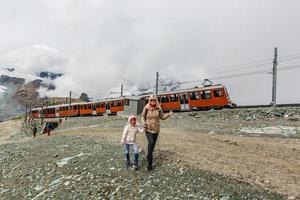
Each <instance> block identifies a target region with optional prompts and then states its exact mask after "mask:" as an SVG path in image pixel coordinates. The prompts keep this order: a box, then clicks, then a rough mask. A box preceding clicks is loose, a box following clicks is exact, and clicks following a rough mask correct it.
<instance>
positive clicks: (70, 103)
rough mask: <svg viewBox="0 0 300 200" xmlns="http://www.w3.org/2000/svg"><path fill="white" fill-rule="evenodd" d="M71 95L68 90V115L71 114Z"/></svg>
mask: <svg viewBox="0 0 300 200" xmlns="http://www.w3.org/2000/svg"><path fill="white" fill-rule="evenodd" d="M71 96H72V92H71V91H70V96H69V117H70V114H71Z"/></svg>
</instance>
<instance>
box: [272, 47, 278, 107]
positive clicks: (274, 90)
mask: <svg viewBox="0 0 300 200" xmlns="http://www.w3.org/2000/svg"><path fill="white" fill-rule="evenodd" d="M277 56H278V54H277V47H275V50H274V60H273V73H272V74H273V84H272V106H273V107H276V89H277V64H278V63H277Z"/></svg>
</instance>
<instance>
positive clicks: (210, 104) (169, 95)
mask: <svg viewBox="0 0 300 200" xmlns="http://www.w3.org/2000/svg"><path fill="white" fill-rule="evenodd" d="M149 96H150V94H149V95H143V96H140V97H135V98H134V101H135V102H138V103H130V102H131V101H133V98H132V97H122V98H118V99H108V100H103V101H95V102H87V103H72V104H71V105H69V104H63V105H56V106H49V107H44V108H35V109H32V111H31V117H33V118H40V117H51V118H52V117H68V116H72V117H73V116H91V115H94V116H102V115H103V114H111V115H113V114H117V113H122V112H124V111H127V112H128V114H140V113H141V111H142V108H143V106H144V105H145V104H146V103H147V99H148V98H149ZM158 101H159V102H160V104H161V107H162V109H163V111H169V110H174V111H190V110H202V109H210V108H215V109H221V108H224V107H235V106H236V105H235V104H234V103H232V102H231V101H230V99H229V95H228V92H227V90H226V87H225V86H223V85H212V86H209V87H201V88H193V89H184V90H179V91H172V92H164V93H160V94H159V95H158ZM69 107H70V108H69ZM132 107H135V108H132ZM138 107H139V108H138ZM133 110H134V111H133ZM129 112H136V113H129Z"/></svg>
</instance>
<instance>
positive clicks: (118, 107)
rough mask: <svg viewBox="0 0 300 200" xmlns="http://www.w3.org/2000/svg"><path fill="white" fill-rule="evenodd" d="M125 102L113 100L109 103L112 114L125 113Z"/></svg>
mask: <svg viewBox="0 0 300 200" xmlns="http://www.w3.org/2000/svg"><path fill="white" fill-rule="evenodd" d="M124 102H125V99H124V98H120V99H113V100H111V101H109V102H108V103H109V105H110V113H111V114H116V113H118V112H123V111H124Z"/></svg>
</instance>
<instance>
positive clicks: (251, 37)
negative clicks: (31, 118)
mask: <svg viewBox="0 0 300 200" xmlns="http://www.w3.org/2000/svg"><path fill="white" fill-rule="evenodd" d="M299 10H300V1H299V0H247V1H246V0H225V1H224V0H222V1H221V0H218V1H217V0H206V1H203V0H185V1H183V0H182V1H179V0H164V1H161V0H152V1H149V0H135V1H133V0H132V1H129V0H120V1H118V0H115V1H111V0H85V1H84V0H26V1H20V0H0V23H1V26H0V33H1V34H0V44H1V45H0V66H15V68H16V73H19V74H22V75H26V76H28V77H31V78H34V77H33V75H34V74H35V73H36V72H39V71H51V72H61V73H64V74H65V75H64V76H63V77H61V78H58V79H57V80H56V82H55V83H56V85H57V90H56V91H55V92H52V93H50V94H48V95H54V96H67V95H68V91H70V90H71V91H73V92H74V93H75V94H80V93H81V92H86V93H88V94H89V95H90V96H94V97H95V98H99V97H101V96H103V95H107V94H108V93H109V91H111V90H114V91H115V90H118V89H119V87H120V85H121V83H123V84H124V88H125V89H126V88H137V87H138V86H143V87H144V85H147V84H149V83H153V84H154V83H155V72H156V71H158V72H160V74H161V76H162V77H163V78H165V79H168V80H175V79H176V80H180V81H191V80H201V79H203V78H213V77H221V76H226V75H235V74H239V73H245V72H255V71H259V70H264V69H270V71H271V69H272V58H273V54H274V47H278V53H279V57H280V58H281V59H282V60H283V61H282V62H279V65H278V68H284V67H289V66H291V65H300V58H295V59H291V60H286V59H287V58H293V57H286V56H289V55H296V57H297V56H299V57H300V12H299ZM264 62H269V63H268V64H266V65H260V66H249V69H246V68H245V67H247V66H246V65H243V64H247V63H258V64H260V63H264ZM240 64H241V66H238V65H240ZM237 68H242V69H241V70H239V71H238V70H236V69H237ZM223 70H225V71H227V72H223V73H211V72H220V71H223ZM229 70H232V71H229ZM1 73H4V72H3V70H2V71H0V74H1ZM207 73H209V74H207ZM205 74H206V75H205ZM299 75H300V68H295V69H290V70H284V71H279V72H278V91H277V100H278V103H294V102H297V103H300V89H299V88H298V86H299V85H300V81H299ZM213 81H214V82H215V83H222V84H224V85H226V87H227V89H228V91H229V93H230V96H231V99H232V100H233V101H235V102H237V103H238V104H240V105H241V104H268V103H270V102H271V88H272V75H270V74H268V73H267V72H264V73H258V74H254V75H249V76H239V77H231V78H225V79H214V80H213ZM199 84H200V83H194V85H199Z"/></svg>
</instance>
